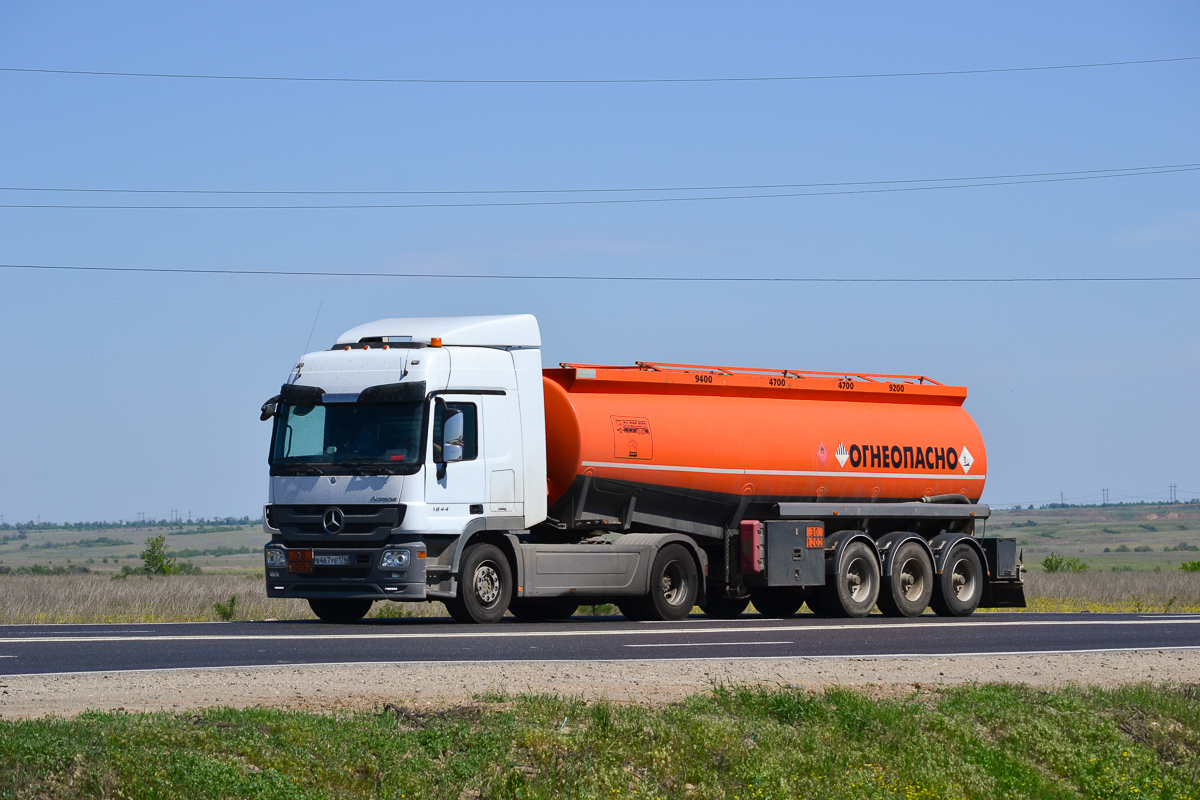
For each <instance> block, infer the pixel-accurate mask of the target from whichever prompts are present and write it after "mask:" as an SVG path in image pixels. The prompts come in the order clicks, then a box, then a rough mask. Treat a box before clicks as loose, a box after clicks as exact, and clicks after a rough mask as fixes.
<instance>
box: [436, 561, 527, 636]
mask: <svg viewBox="0 0 1200 800" xmlns="http://www.w3.org/2000/svg"><path fill="white" fill-rule="evenodd" d="M512 588H513V582H512V568H511V567H510V566H509V565H508V559H507V558H505V557H504V553H502V552H501V551H500V548H499V547H496V546H495V545H491V544H473V545H471V546H470V547H468V548H467V549H466V551H465V552H464V553H463V557H462V573H461V577H460V578H459V581H458V597H456V598H454V599H453V600H446V601H445V604H446V610H447V611H449V612H450V616H452V617H454V618H455V619H456V620H458V621H459V622H496V621H498V620H499V619H500V618H501V617H503V616H504V612H505V611H507V610H508V604H509V602H510V600H511V599H512Z"/></svg>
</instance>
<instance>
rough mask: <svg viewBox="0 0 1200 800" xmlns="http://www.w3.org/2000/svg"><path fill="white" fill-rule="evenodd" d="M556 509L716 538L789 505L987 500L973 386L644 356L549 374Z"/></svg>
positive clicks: (589, 519)
mask: <svg viewBox="0 0 1200 800" xmlns="http://www.w3.org/2000/svg"><path fill="white" fill-rule="evenodd" d="M543 383H544V388H545V406H546V458H547V478H548V493H549V503H550V516H551V518H552V519H554V520H556V521H558V522H560V523H565V524H566V525H567V526H568V527H571V528H579V527H588V526H596V525H598V524H599V525H601V526H608V527H611V526H618V527H621V528H623V529H625V530H630V529H663V530H681V531H685V532H691V533H697V534H710V535H718V534H719V531H720V530H723V529H724V527H725V526H727V525H728V524H730V523H731V522H733V521H735V520H734V517H743V516H744V517H748V516H750V515H751V514H754V513H758V514H769V513H770V509H771V507H772V506H773V505H774V504H775V503H778V502H787V501H816V502H822V501H829V502H833V501H837V502H902V501H912V500H919V499H920V498H921V497H923V496H932V495H941V494H961V495H965V496H966V497H967V498H968V499H969V500H971V501H977V500H978V499H979V497H980V495H981V494H982V492H983V485H984V481H985V479H986V476H987V454H986V450H985V449H984V445H983V439H982V437H981V436H980V433H979V429H978V427H977V426H976V425H975V422H974V420H972V419H971V417H970V415H969V414H968V413H967V412H966V411H965V410H964V409H963V408H962V404H963V401H964V400H965V399H966V397H967V390H966V389H965V388H963V387H957V386H945V385H942V384H940V383H938V382H937V381H934V380H931V379H930V378H927V377H925V376H917V375H873V374H852V373H821V372H797V371H794V370H758V369H745V368H737V367H708V366H694V365H682V364H660V363H651V362H638V363H637V364H636V365H635V366H632V367H612V366H602V365H585V364H563V365H562V367H561V368H560V369H548V370H544V371H543Z"/></svg>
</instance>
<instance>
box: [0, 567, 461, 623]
mask: <svg viewBox="0 0 1200 800" xmlns="http://www.w3.org/2000/svg"><path fill="white" fill-rule="evenodd" d="M232 595H237V609H236V614H235V619H312V618H313V615H312V613H311V612H310V611H309V609H308V603H306V602H304V601H303V600H280V599H275V598H269V597H267V593H266V587H265V586H264V585H263V579H262V578H261V577H259V576H257V575H194V576H193V575H172V576H169V577H159V578H154V579H153V580H148V579H146V578H143V577H130V578H126V579H125V580H116V581H114V580H112V579H110V578H108V577H105V576H101V575H70V576H36V575H5V576H3V577H0V624H8V625H16V624H35V623H94V622H137V623H144V622H210V621H217V620H219V619H221V617H220V616H219V615H218V614H217V612H216V609H215V608H214V604H215V603H218V602H220V603H227V602H228V601H229V598H230V596H232ZM444 613H445V612H444V610H443V608H442V606H441V604H440V603H436V604H433V603H407V604H403V605H401V604H397V603H387V602H384V603H377V604H376V605H375V608H374V609H372V612H371V616H416V615H421V616H425V615H429V616H441V615H442V614H444Z"/></svg>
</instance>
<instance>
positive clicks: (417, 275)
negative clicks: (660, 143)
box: [0, 264, 1200, 284]
mask: <svg viewBox="0 0 1200 800" xmlns="http://www.w3.org/2000/svg"><path fill="white" fill-rule="evenodd" d="M0 269H10V270H47V271H67V272H127V273H151V274H171V275H251V276H254V275H262V276H271V277H305V278H411V279H431V280H500V281H591V282H613V283H617V282H642V283H927V284H928V283H1186V282H1200V276H1191V275H1164V276H1132V277H1111V278H1104V277H1083V278H1068V277H1057V278H1055V277H1050V278H1046V277H1043V278H809V277H749V276H737V277H728V276H712V277H708V276H694V275H689V276H677V275H528V274H523V275H504V274H500V275H489V274H486V273H476V274H463V273H440V272H332V271H321V270H255V269H229V268H221V269H194V268H189V267H87V266H75V265H63V264H0Z"/></svg>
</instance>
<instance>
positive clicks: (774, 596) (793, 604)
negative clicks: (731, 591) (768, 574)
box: [750, 587, 808, 619]
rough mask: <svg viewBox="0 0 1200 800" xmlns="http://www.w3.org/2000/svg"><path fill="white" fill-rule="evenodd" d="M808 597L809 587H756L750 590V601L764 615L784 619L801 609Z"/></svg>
mask: <svg viewBox="0 0 1200 800" xmlns="http://www.w3.org/2000/svg"><path fill="white" fill-rule="evenodd" d="M806 599H808V590H807V589H792V588H788V587H767V588H754V589H751V590H750V601H751V602H752V603H754V607H755V608H756V609H757V610H758V613H759V614H762V615H763V616H764V617H774V618H776V619H783V618H784V617H790V616H792V615H793V614H795V613H796V612H797V611H799V610H800V607H801V606H802V605H804V601H805V600H806Z"/></svg>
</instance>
